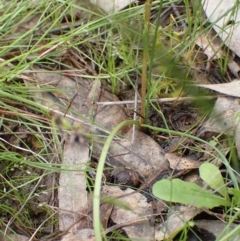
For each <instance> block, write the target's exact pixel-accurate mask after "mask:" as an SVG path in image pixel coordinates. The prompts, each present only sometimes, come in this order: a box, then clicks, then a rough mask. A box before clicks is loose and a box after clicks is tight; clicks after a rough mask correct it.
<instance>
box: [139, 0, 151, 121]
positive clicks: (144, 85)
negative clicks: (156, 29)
mask: <svg viewBox="0 0 240 241" xmlns="http://www.w3.org/2000/svg"><path fill="white" fill-rule="evenodd" d="M151 7H152V0H146V3H145V27H144V48H143V65H142V89H141V116H142V118H141V124H144V123H145V118H146V116H145V112H146V110H145V101H144V100H145V98H146V93H147V65H148V41H149V25H150V13H151Z"/></svg>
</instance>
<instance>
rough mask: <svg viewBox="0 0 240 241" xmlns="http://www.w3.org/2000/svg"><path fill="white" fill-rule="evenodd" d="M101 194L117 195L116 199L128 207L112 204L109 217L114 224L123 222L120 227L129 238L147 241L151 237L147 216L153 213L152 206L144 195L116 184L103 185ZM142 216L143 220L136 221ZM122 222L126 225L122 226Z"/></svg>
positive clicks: (151, 231)
mask: <svg viewBox="0 0 240 241" xmlns="http://www.w3.org/2000/svg"><path fill="white" fill-rule="evenodd" d="M127 194H129V195H127ZM101 196H107V197H116V196H117V197H118V198H117V200H118V201H120V202H123V203H124V204H125V205H127V206H128V209H126V208H125V209H124V208H122V207H120V206H117V205H116V206H114V207H113V211H112V214H111V217H110V218H111V219H112V221H113V222H114V223H116V224H123V225H122V229H123V230H124V231H125V232H126V234H127V235H128V237H129V238H130V239H131V240H142V241H149V240H151V239H152V238H153V235H154V234H153V227H151V226H150V224H149V220H148V218H147V217H149V218H150V217H151V215H152V213H153V212H152V206H151V204H150V203H148V202H147V198H146V197H145V196H143V195H142V194H141V193H139V192H133V190H132V189H130V188H128V189H126V190H124V191H123V190H121V189H120V188H119V187H117V186H104V187H103V189H102V192H101ZM142 218H145V220H143V221H141V222H137V221H138V220H139V219H142ZM129 222H132V224H131V225H129ZM124 223H126V226H124ZM127 224H128V225H127Z"/></svg>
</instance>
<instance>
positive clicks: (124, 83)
mask: <svg viewBox="0 0 240 241" xmlns="http://www.w3.org/2000/svg"><path fill="white" fill-rule="evenodd" d="M84 2H85V1H82V4H81V5H79V4H78V3H77V1H75V0H71V1H61V2H58V1H57V2H56V1H46V0H43V1H39V2H37V1H32V0H24V1H20V2H19V1H17V0H14V1H6V3H3V4H2V8H1V10H0V14H1V18H0V24H1V37H0V55H1V58H2V59H1V60H0V69H1V73H0V86H1V92H0V96H1V100H0V103H1V104H0V105H1V133H0V138H1V139H0V140H1V141H0V148H1V154H0V159H1V172H0V180H1V182H0V186H1V189H0V196H1V199H2V200H3V202H1V205H0V213H1V219H0V220H1V223H0V227H1V228H0V229H1V230H2V232H4V231H3V230H8V231H10V232H13V233H14V232H17V231H18V230H21V231H22V232H24V233H25V234H26V235H28V236H31V235H32V234H33V233H34V231H36V230H37V229H38V227H40V226H41V224H42V223H44V222H45V221H46V220H48V218H49V217H52V218H50V219H49V220H48V221H47V222H46V224H45V225H43V227H41V229H40V230H37V235H36V237H37V238H41V237H43V236H44V235H48V234H49V233H51V232H52V231H55V230H57V229H58V228H57V216H56V215H55V210H53V209H52V206H57V203H56V196H54V195H53V196H52V201H51V202H50V203H47V204H46V203H42V202H41V195H45V194H44V192H48V193H49V192H51V193H52V194H54V192H55V190H56V188H57V184H55V183H52V185H51V186H50V187H48V189H47V190H46V189H44V187H42V186H41V184H42V182H43V180H45V179H46V178H50V177H52V178H56V176H57V175H58V174H59V172H60V170H61V169H60V163H61V146H60V144H59V136H58V134H57V130H56V129H54V127H53V126H51V124H50V121H49V113H48V110H47V108H46V107H44V106H43V105H41V104H40V102H39V103H38V102H36V101H34V100H36V98H37V97H36V96H35V95H34V93H35V92H41V91H43V92H44V91H49V92H50V91H53V89H48V88H45V89H44V88H43V89H42V90H39V89H38V88H36V89H34V88H32V87H31V88H32V89H31V91H29V90H30V86H28V87H26V85H25V84H26V83H27V81H26V83H24V81H23V80H24V78H25V79H26V78H27V77H28V74H29V73H31V71H33V68H32V67H33V66H34V65H38V66H40V67H43V68H46V69H48V70H49V71H56V72H58V71H63V70H64V71H66V70H68V71H70V72H68V73H70V74H69V75H72V76H74V74H77V75H80V76H81V77H83V78H88V79H89V78H91V79H93V80H94V79H101V80H102V83H103V84H104V86H105V87H106V88H107V89H108V90H110V91H111V92H112V93H115V94H120V93H121V92H122V91H123V92H124V91H126V90H127V89H128V88H129V86H130V87H132V88H136V89H138V87H137V86H135V80H134V79H133V78H132V76H135V74H136V75H140V73H141V71H142V86H141V87H142V93H141V99H142V106H141V109H142V112H141V115H142V116H143V117H145V118H146V119H148V113H149V109H150V106H151V105H152V104H151V103H150V99H151V98H152V97H153V98H155V97H158V96H160V97H162V96H163V95H164V94H167V95H169V94H170V95H172V93H174V94H175V95H176V96H177V97H178V96H179V95H180V94H185V92H184V91H181V88H182V87H185V86H186V85H187V84H188V83H189V79H190V77H189V71H188V69H189V68H191V67H192V66H191V64H189V63H191V61H184V56H191V52H192V51H193V50H194V41H195V39H196V37H197V34H198V33H199V32H204V31H208V28H204V27H203V24H204V22H203V21H202V10H201V5H200V3H199V2H200V1H199V2H198V4H196V5H195V4H194V6H193V7H191V6H190V3H189V1H184V4H185V5H184V7H185V12H186V13H185V16H176V17H172V18H171V19H170V22H169V23H168V24H167V26H165V27H160V26H159V23H160V21H159V19H160V16H161V14H162V12H163V10H164V9H166V8H167V7H169V6H170V5H171V4H173V3H174V2H173V1H172V2H171V1H160V3H159V2H153V3H152V5H151V1H147V5H146V6H147V8H146V10H145V11H146V12H145V13H146V15H145V17H144V9H143V7H142V6H135V7H132V8H129V9H125V10H123V11H121V12H119V13H117V14H113V15H109V16H106V14H103V13H102V12H101V11H100V10H99V9H95V8H93V6H92V5H89V4H87V3H85V4H84ZM175 4H178V2H175ZM28 6H31V7H30V8H29V7H28ZM151 12H155V13H157V17H155V18H156V21H152V16H151ZM185 20H186V21H187V22H188V25H187V28H186V29H185V30H184V31H182V30H181V31H178V29H177V27H178V26H179V25H181V24H182V23H183V22H184V21H185ZM27 23H29V24H31V26H30V25H28V24H27ZM64 26H67V29H66V28H65V27H64ZM188 60H189V59H188ZM189 65H190V66H189ZM223 65H224V66H225V62H224V64H223ZM83 69H84V71H83ZM133 73H134V75H133ZM179 90H180V91H179ZM186 92H187V91H186ZM189 92H191V91H189V90H188V93H189ZM157 108H158V111H159V113H160V115H161V117H162V118H163V119H164V118H165V117H164V116H163V115H162V112H161V109H160V106H159V105H158V106H157ZM143 120H144V119H142V123H143ZM134 123H135V124H136V122H134ZM165 123H167V122H166V120H165ZM165 126H166V128H165V130H161V131H162V132H164V131H165V132H166V133H167V134H169V135H171V133H173V132H170V131H169V130H168V125H167V124H166V125H165ZM145 127H147V128H151V127H149V126H145ZM158 131H159V130H158ZM174 134H179V133H175V132H174ZM185 135H187V134H185ZM55 141H57V143H58V144H56V142H55ZM54 153H57V154H59V155H54ZM105 154H106V153H105ZM103 161H104V160H103ZM103 161H102V162H103ZM224 161H226V160H225V159H224ZM102 164H103V163H102ZM102 168H103V167H102ZM98 171H99V173H101V172H102V170H98ZM230 174H231V177H232V179H233V180H234V182H235V185H236V180H235V178H234V174H233V173H231V172H230ZM99 175H100V174H99ZM100 176H101V175H100ZM100 176H98V180H97V181H96V183H97V184H96V185H98V186H96V187H97V188H96V189H95V191H96V192H98V194H99V192H100V184H101V178H100ZM95 208H96V210H98V209H99V205H98V203H95ZM98 211H99V210H98ZM38 214H41V215H42V216H41V217H42V219H40V220H37V221H36V215H38ZM97 216H98V213H97V214H96V216H95V218H96V220H95V222H99V220H98V217H97ZM98 225H100V224H99V223H98ZM49 227H51V230H49V229H48V228H49ZM99 230H100V228H99ZM100 239H101V235H100V234H99V240H100ZM119 239H123V237H122V236H121V237H119Z"/></svg>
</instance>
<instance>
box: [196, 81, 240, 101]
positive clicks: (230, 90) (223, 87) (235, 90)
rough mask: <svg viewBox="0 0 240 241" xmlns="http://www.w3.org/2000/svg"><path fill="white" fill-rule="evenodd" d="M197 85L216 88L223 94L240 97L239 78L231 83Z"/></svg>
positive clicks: (215, 89)
mask: <svg viewBox="0 0 240 241" xmlns="http://www.w3.org/2000/svg"><path fill="white" fill-rule="evenodd" d="M196 86H199V87H203V88H206V89H210V90H214V91H217V92H219V93H221V94H225V95H229V96H234V97H238V98H239V97H240V80H239V79H235V80H233V81H232V82H230V83H224V84H209V85H202V84H197V85H196Z"/></svg>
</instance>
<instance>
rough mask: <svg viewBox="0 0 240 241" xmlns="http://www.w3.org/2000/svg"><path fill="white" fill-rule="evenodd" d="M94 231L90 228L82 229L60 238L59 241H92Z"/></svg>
mask: <svg viewBox="0 0 240 241" xmlns="http://www.w3.org/2000/svg"><path fill="white" fill-rule="evenodd" d="M93 240H94V230H93V229H90V228H84V229H81V230H78V231H76V232H74V233H68V234H66V235H65V236H63V237H62V239H61V241H93Z"/></svg>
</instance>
